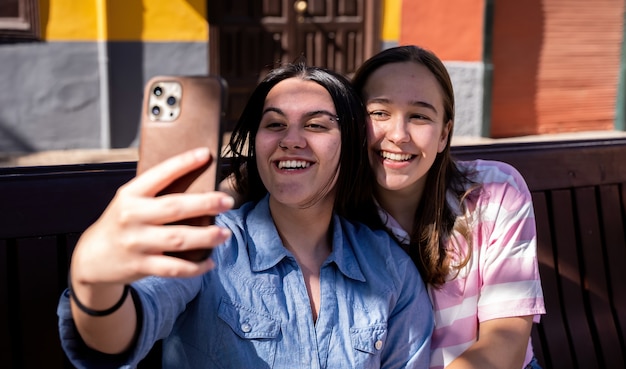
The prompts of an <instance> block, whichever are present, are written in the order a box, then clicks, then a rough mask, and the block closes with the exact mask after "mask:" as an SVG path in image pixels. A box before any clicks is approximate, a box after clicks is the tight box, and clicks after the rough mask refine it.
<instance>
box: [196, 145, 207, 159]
mask: <svg viewBox="0 0 626 369" xmlns="http://www.w3.org/2000/svg"><path fill="white" fill-rule="evenodd" d="M193 155H194V156H195V157H196V159H198V160H206V158H208V157H209V149H208V148H207V147H200V148H198V149H196V150H194V152H193Z"/></svg>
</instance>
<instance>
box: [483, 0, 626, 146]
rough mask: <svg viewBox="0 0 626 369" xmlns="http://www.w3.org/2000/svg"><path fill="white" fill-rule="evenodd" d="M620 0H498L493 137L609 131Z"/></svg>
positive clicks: (620, 25)
mask: <svg viewBox="0 0 626 369" xmlns="http://www.w3.org/2000/svg"><path fill="white" fill-rule="evenodd" d="M623 14H624V1H623V0H604V1H602V2H594V1H588V0H566V1H563V0H527V1H523V2H522V1H509V2H497V3H496V5H495V11H494V26H493V57H492V60H493V66H494V73H493V87H492V99H491V136H492V137H511V136H520V135H527V134H545V133H560V132H581V131H593V130H612V129H613V128H614V120H615V112H616V104H617V101H616V98H617V87H618V82H619V71H620V56H621V44H622V29H623V26H624V25H623Z"/></svg>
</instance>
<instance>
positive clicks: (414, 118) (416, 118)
mask: <svg viewBox="0 0 626 369" xmlns="http://www.w3.org/2000/svg"><path fill="white" fill-rule="evenodd" d="M409 119H410V120H412V121H420V122H421V121H432V119H430V117H428V116H427V115H422V114H413V115H411V116H410V117H409Z"/></svg>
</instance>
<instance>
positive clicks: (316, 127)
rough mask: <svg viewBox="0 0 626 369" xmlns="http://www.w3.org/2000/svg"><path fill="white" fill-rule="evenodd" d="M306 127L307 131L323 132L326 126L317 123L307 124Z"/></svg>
mask: <svg viewBox="0 0 626 369" xmlns="http://www.w3.org/2000/svg"><path fill="white" fill-rule="evenodd" d="M306 127H307V128H309V129H313V130H324V129H326V125H325V124H324V123H318V122H310V123H307V125H306Z"/></svg>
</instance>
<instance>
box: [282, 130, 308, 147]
mask: <svg viewBox="0 0 626 369" xmlns="http://www.w3.org/2000/svg"><path fill="white" fill-rule="evenodd" d="M278 146H279V147H280V148H281V149H301V148H303V147H305V146H306V139H305V138H304V135H303V134H302V132H301V130H300V129H299V127H290V128H288V129H287V130H286V131H285V135H284V136H283V137H282V138H281V140H280V141H279V142H278Z"/></svg>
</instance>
